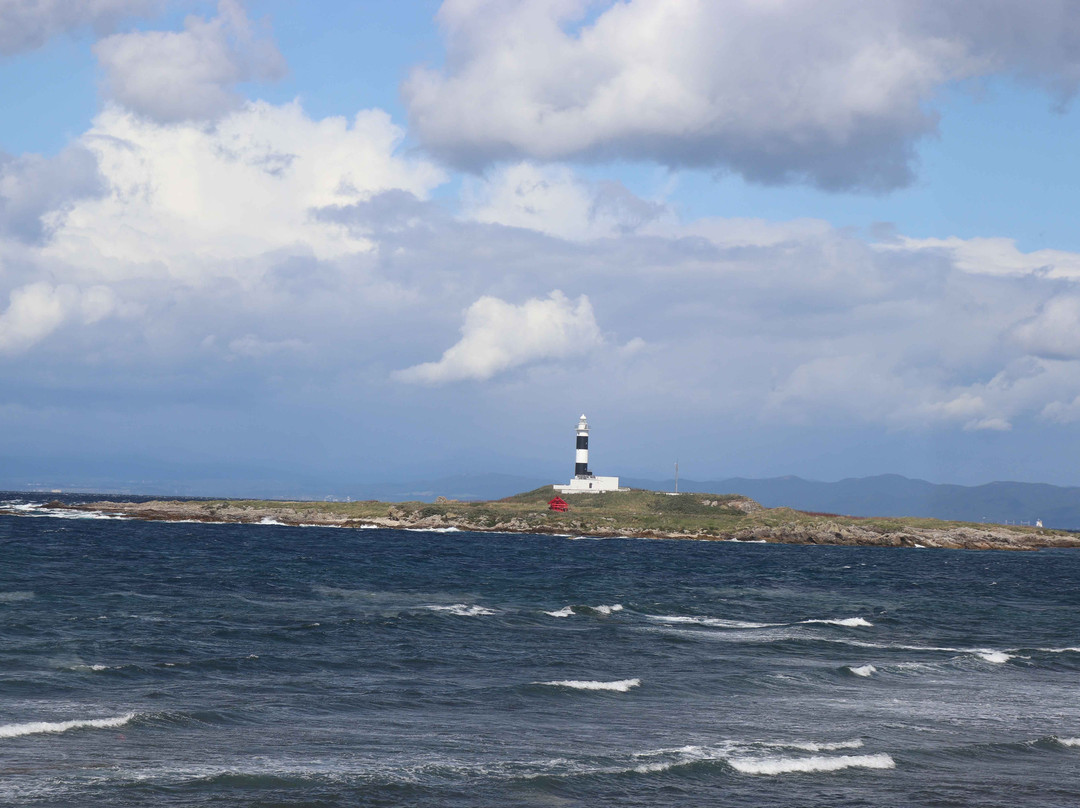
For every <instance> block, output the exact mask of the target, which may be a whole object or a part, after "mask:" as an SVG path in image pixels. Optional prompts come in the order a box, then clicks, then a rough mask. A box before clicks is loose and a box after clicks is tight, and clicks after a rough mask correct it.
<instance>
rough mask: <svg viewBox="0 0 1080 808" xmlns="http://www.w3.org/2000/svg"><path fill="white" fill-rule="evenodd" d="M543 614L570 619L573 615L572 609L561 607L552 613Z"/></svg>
mask: <svg viewBox="0 0 1080 808" xmlns="http://www.w3.org/2000/svg"><path fill="white" fill-rule="evenodd" d="M544 614H546V615H550V616H551V617H572V616H573V615H574V607H573V606H563V607H562V608H561V609H556V610H555V611H553V612H544Z"/></svg>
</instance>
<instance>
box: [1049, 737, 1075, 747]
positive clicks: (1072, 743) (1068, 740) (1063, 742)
mask: <svg viewBox="0 0 1080 808" xmlns="http://www.w3.org/2000/svg"><path fill="white" fill-rule="evenodd" d="M1055 740H1057V742H1058V743H1059V744H1061V745H1062V746H1080V738H1056V739H1055Z"/></svg>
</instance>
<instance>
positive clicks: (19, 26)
mask: <svg viewBox="0 0 1080 808" xmlns="http://www.w3.org/2000/svg"><path fill="white" fill-rule="evenodd" d="M163 6H164V2H163V0H77V2H75V1H73V0H0V56H10V55H12V54H16V53H21V52H23V51H28V50H33V49H34V48H38V47H41V46H42V45H44V44H45V42H46V41H47V40H49V39H50V38H51V37H53V36H55V35H57V34H61V33H66V32H69V31H74V30H76V29H78V28H82V27H83V26H86V25H91V26H93V27H94V28H95V29H97V30H98V31H104V30H108V29H109V28H111V27H112V26H114V25H115V24H116V23H117V22H119V21H120V20H121V19H123V18H125V17H131V16H148V15H151V14H155V13H157V12H158V11H160V10H161V8H162V7H163Z"/></svg>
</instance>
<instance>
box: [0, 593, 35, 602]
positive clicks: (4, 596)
mask: <svg viewBox="0 0 1080 808" xmlns="http://www.w3.org/2000/svg"><path fill="white" fill-rule="evenodd" d="M33 597H34V593H33V592H30V591H29V590H19V591H15V592H0V603H17V602H18V601H21V600H32V599H33Z"/></svg>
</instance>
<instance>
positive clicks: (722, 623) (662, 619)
mask: <svg viewBox="0 0 1080 808" xmlns="http://www.w3.org/2000/svg"><path fill="white" fill-rule="evenodd" d="M645 616H646V617H647V618H648V619H649V620H655V621H656V622H657V623H690V624H693V625H697V626H709V627H711V628H775V627H778V626H783V625H785V624H784V623H750V622H747V621H745V620H725V619H723V618H720V617H687V616H683V615H676V614H647V615H645Z"/></svg>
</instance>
